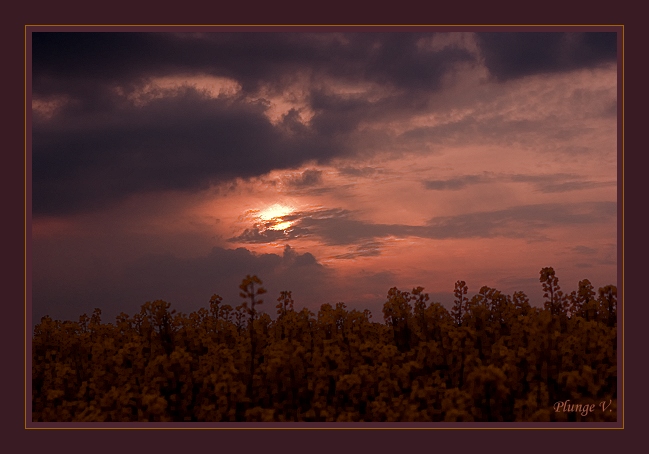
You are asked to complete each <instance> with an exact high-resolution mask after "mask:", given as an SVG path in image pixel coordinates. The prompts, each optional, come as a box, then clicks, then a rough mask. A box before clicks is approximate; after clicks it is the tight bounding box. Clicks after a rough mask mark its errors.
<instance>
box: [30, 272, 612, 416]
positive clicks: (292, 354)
mask: <svg viewBox="0 0 649 454" xmlns="http://www.w3.org/2000/svg"><path fill="white" fill-rule="evenodd" d="M540 282H541V284H542V289H543V291H544V294H545V295H544V298H546V301H545V304H544V307H543V308H536V307H532V306H531V305H530V303H529V299H528V297H527V296H526V295H525V294H524V293H523V292H516V293H514V294H513V295H511V296H510V295H506V294H503V293H501V292H500V291H498V290H496V289H493V288H490V287H486V286H485V287H482V288H481V289H480V290H479V292H478V293H477V294H476V295H474V296H473V297H472V298H470V299H469V298H468V297H467V293H468V287H467V285H466V283H465V282H464V281H458V282H457V283H456V284H455V297H456V300H455V304H454V307H453V308H452V310H451V311H450V312H449V311H448V310H447V309H446V308H445V307H444V306H442V305H441V304H440V303H436V302H429V296H428V294H426V293H424V292H423V290H424V289H423V288H422V287H417V288H414V289H412V291H411V292H407V291H401V290H399V289H397V288H392V289H390V290H389V291H388V295H387V301H386V302H385V304H384V306H383V321H384V323H379V322H376V321H372V315H371V314H370V312H369V311H368V310H365V311H363V312H360V311H358V310H351V311H350V310H347V308H346V306H345V304H344V303H338V304H336V305H335V307H334V306H332V305H330V304H324V305H322V307H321V308H320V310H319V311H318V313H317V314H314V313H313V312H311V311H309V310H308V309H306V308H304V309H302V310H300V311H297V310H295V308H294V301H293V299H292V295H291V292H290V291H284V292H281V294H280V295H279V298H277V306H276V309H277V318H276V320H272V319H271V317H270V316H269V315H268V314H265V313H259V312H258V310H257V306H258V305H259V304H261V303H262V300H261V299H260V295H262V294H264V293H265V290H264V288H263V287H262V282H261V280H259V278H257V277H256V276H247V277H246V278H245V279H244V280H243V282H242V284H241V286H240V289H241V296H242V298H243V299H244V302H243V303H242V304H241V305H239V306H237V307H235V308H233V307H232V306H230V305H229V304H223V300H222V298H221V297H220V296H218V295H214V296H212V298H211V299H210V301H209V307H207V308H201V309H200V310H198V311H197V312H193V313H191V314H189V315H185V314H182V313H176V311H173V310H170V304H169V303H167V302H165V301H160V300H158V301H152V302H147V303H145V304H144V305H143V306H142V308H141V310H140V312H139V313H137V314H135V315H133V316H129V315H127V314H124V313H122V314H120V315H119V316H118V317H117V318H116V320H115V322H114V323H102V320H101V310H100V309H95V311H94V313H93V314H92V316H91V317H88V316H87V315H85V314H84V315H82V316H81V317H80V318H79V321H78V322H73V321H58V320H52V319H51V318H50V317H44V318H43V319H42V320H41V322H40V323H39V324H38V325H37V326H36V327H35V330H34V335H33V343H32V354H33V362H32V415H33V420H34V421H115V422H117V421H121V422H127V421H431V422H432V421H615V420H616V418H617V412H616V409H617V407H616V397H617V394H616V392H617V323H616V321H617V290H616V287H615V286H612V285H609V286H606V287H603V288H600V289H599V291H598V292H597V293H596V292H595V290H594V288H593V287H592V285H591V283H590V282H589V281H588V280H583V281H581V282H579V285H578V290H576V291H573V292H572V293H570V294H564V293H563V292H562V291H561V290H560V287H559V283H558V279H557V277H556V275H555V272H554V270H553V269H552V268H543V269H542V270H541V272H540ZM566 400H570V402H571V403H574V404H580V405H584V406H586V405H594V407H595V409H594V410H593V411H591V412H579V411H555V408H554V405H555V403H556V402H565V401H566ZM601 402H606V404H607V405H608V404H609V402H610V405H609V406H607V407H606V411H603V408H600V403H601ZM564 408H570V407H569V405H566V406H565V407H564ZM591 408H593V407H591Z"/></svg>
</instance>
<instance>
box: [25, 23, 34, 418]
mask: <svg viewBox="0 0 649 454" xmlns="http://www.w3.org/2000/svg"><path fill="white" fill-rule="evenodd" d="M23 38H24V43H23V48H24V49H23V50H24V62H23V63H24V71H25V81H24V89H25V93H24V100H25V112H24V115H25V118H24V120H25V124H24V134H25V136H24V140H25V142H24V151H25V156H24V169H23V170H24V178H25V181H24V189H25V193H24V196H23V201H24V207H23V215H24V222H25V234H24V237H23V238H24V241H25V244H24V248H23V253H24V259H25V263H24V273H25V274H24V285H25V306H24V308H23V309H24V311H23V333H24V335H25V338H24V339H23V340H24V342H23V351H24V354H25V357H24V358H23V367H24V371H25V383H24V386H23V392H24V407H23V409H24V415H25V428H27V26H25V29H24V33H23ZM33 360H34V359H33V358H32V362H33Z"/></svg>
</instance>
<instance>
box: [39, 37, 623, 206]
mask: <svg viewBox="0 0 649 454" xmlns="http://www.w3.org/2000/svg"><path fill="white" fill-rule="evenodd" d="M430 36H431V34H420V33H347V34H337V33H203V34H196V33H110V32H102V33H82V32H60V33H43V32H38V33H34V34H32V80H31V87H32V94H33V97H34V99H38V100H42V101H44V102H49V101H52V100H57V99H58V100H61V99H63V100H65V102H64V103H63V104H62V105H61V106H60V108H59V110H58V111H57V113H56V115H55V116H54V117H52V118H51V119H49V120H47V119H43V118H38V117H37V116H35V117H34V120H33V130H32V139H33V147H32V157H33V168H32V180H33V212H34V214H35V215H40V214H55V215H56V214H66V213H73V212H80V211H90V210H96V209H99V208H101V207H103V206H105V205H106V204H108V203H111V202H115V201H119V200H122V199H124V198H125V197H127V196H129V195H131V194H135V193H140V192H151V191H160V190H169V189H170V190H197V189H201V188H204V187H207V186H208V185H210V184H217V183H219V182H223V181H227V180H231V179H233V178H236V177H242V178H247V177H252V176H259V175H262V174H264V173H266V172H268V171H270V170H272V169H275V168H294V167H297V166H299V165H301V164H303V163H305V162H307V161H310V160H315V161H318V162H326V161H328V160H329V159H331V158H333V157H339V156H347V155H350V154H352V153H354V150H355V149H354V147H352V146H351V144H356V145H358V144H359V137H360V136H357V135H356V132H355V129H356V126H357V125H359V123H361V122H362V121H367V120H373V119H377V118H381V117H382V116H385V115H398V114H399V113H400V112H401V113H404V112H405V113H407V114H411V113H413V112H417V111H418V110H421V109H424V108H427V107H428V101H427V99H428V98H427V96H426V94H427V93H432V92H435V91H436V90H438V89H439V87H440V81H441V80H442V77H443V76H444V75H445V74H446V73H447V72H448V71H450V70H452V69H453V68H454V67H455V65H456V64H457V63H462V62H464V63H473V64H477V61H476V58H477V57H476V55H474V54H472V53H471V52H469V51H467V50H466V49H464V48H461V47H459V46H454V45H450V46H447V47H444V48H443V49H440V50H436V51H432V50H424V49H422V47H421V46H419V45H418V43H420V41H421V39H422V38H429V37H430ZM478 43H479V47H480V52H481V54H482V55H483V56H484V62H485V64H486V65H487V67H488V69H489V71H490V72H491V74H492V75H493V76H494V77H496V78H497V79H498V80H501V81H505V80H509V79H512V78H515V77H521V76H525V75H529V74H533V73H545V72H557V71H566V70H572V69H575V68H579V67H588V66H597V65H599V64H601V63H603V62H608V61H614V60H615V58H616V49H617V47H616V34H615V33H486V34H478ZM191 74H207V75H211V76H217V77H227V78H230V79H234V80H236V81H237V82H238V83H239V84H240V85H241V91H240V93H239V94H238V95H236V96H234V97H233V98H210V97H207V96H206V95H205V94H204V93H201V92H199V91H197V90H195V89H192V88H185V89H184V90H178V91H177V92H176V93H175V94H174V96H170V97H165V98H159V99H154V100H151V102H149V103H147V104H145V105H140V106H138V105H134V104H133V103H132V102H130V101H128V99H127V98H125V97H123V96H117V95H116V89H117V88H118V87H119V88H120V89H121V90H122V91H123V92H124V93H125V94H128V93H133V92H134V91H135V90H137V89H138V87H142V86H143V85H144V84H145V83H146V82H147V81H149V80H150V79H151V78H154V77H163V76H169V75H191ZM295 74H306V75H307V76H308V78H309V80H311V81H317V80H326V79H329V80H336V81H338V82H340V83H350V84H356V83H371V84H374V85H375V86H378V87H382V88H381V89H384V90H385V92H386V93H390V94H389V95H386V96H385V97H384V98H382V99H380V100H378V101H376V100H374V101H371V100H369V99H366V98H353V99H350V98H345V97H341V96H338V95H336V94H334V93H330V92H327V91H326V90H323V89H322V87H321V86H319V85H317V84H314V85H311V86H309V87H307V91H308V93H307V102H308V104H309V106H310V108H311V110H312V111H313V112H314V117H313V118H312V120H311V122H310V125H309V126H308V127H307V126H305V125H303V124H302V123H300V122H299V121H297V120H296V113H295V111H292V112H289V114H288V115H286V116H285V117H284V119H283V121H281V122H280V123H279V124H278V125H272V124H271V123H270V122H269V120H268V118H267V117H266V116H265V115H264V113H265V109H267V106H266V104H265V103H264V102H263V100H262V101H259V102H256V103H255V102H251V101H250V99H249V98H247V96H248V95H254V94H255V93H256V92H257V91H258V90H259V89H260V87H267V88H269V90H271V91H274V92H277V93H279V92H281V91H282V90H284V89H285V88H286V87H287V86H288V85H287V84H289V83H291V81H293V79H294V76H295ZM355 137H356V139H355ZM377 140H378V139H377ZM305 178H306V179H305V180H304V181H303V182H299V181H298V182H296V183H297V184H298V185H299V184H301V183H304V184H309V183H310V182H311V180H313V179H316V178H317V175H315V174H311V175H306V176H305Z"/></svg>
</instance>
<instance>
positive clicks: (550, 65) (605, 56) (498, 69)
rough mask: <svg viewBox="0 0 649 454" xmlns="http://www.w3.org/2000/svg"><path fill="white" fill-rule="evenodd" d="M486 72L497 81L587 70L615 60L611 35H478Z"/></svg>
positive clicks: (614, 35) (551, 33)
mask: <svg viewBox="0 0 649 454" xmlns="http://www.w3.org/2000/svg"><path fill="white" fill-rule="evenodd" d="M476 36H477V39H478V43H479V46H480V49H481V52H482V55H483V57H484V61H485V65H486V66H487V68H488V69H489V72H490V73H491V74H492V75H493V76H494V77H496V78H497V79H498V80H500V81H506V80H509V79H515V78H518V77H523V76H527V75H531V74H543V73H552V72H561V71H569V70H574V69H579V68H590V67H594V66H597V65H600V64H602V63H608V62H615V61H616V59H617V34H616V33H615V32H585V33H575V32H566V33H557V32H523V33H503V32H496V33H478V34H476Z"/></svg>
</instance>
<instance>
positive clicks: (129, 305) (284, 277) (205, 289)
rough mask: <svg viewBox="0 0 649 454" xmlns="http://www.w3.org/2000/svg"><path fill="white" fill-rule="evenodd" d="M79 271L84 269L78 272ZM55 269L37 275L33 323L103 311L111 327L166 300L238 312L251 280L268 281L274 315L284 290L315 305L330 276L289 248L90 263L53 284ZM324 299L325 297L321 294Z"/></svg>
mask: <svg viewBox="0 0 649 454" xmlns="http://www.w3.org/2000/svg"><path fill="white" fill-rule="evenodd" d="M75 266H77V267H78V269H77V268H75ZM52 273H53V271H52V269H51V268H43V271H42V272H40V273H35V274H34V287H33V289H34V290H33V291H34V293H33V307H34V308H38V310H34V314H33V321H34V322H38V321H39V320H40V318H41V317H43V316H44V315H51V316H52V317H53V318H58V319H67V320H76V319H77V318H78V317H79V315H81V314H82V313H84V312H85V313H87V314H90V313H91V312H92V310H93V308H95V307H100V308H102V311H103V313H104V315H105V316H106V320H107V321H110V320H111V319H113V318H114V317H115V315H117V314H118V313H119V312H122V311H123V312H126V313H128V314H131V315H132V314H134V313H136V312H138V311H139V309H140V306H141V305H142V304H144V303H145V302H146V301H153V300H156V299H163V300H165V301H168V302H170V303H172V307H173V308H175V309H177V310H179V311H182V312H191V311H195V310H197V309H199V308H200V307H207V306H208V301H209V299H210V297H211V295H212V294H214V293H217V294H219V295H221V296H222V297H223V298H224V303H227V304H230V305H232V306H233V307H234V306H236V305H238V304H239V303H240V302H241V298H239V296H238V295H239V288H238V286H239V284H240V283H241V280H242V279H243V278H244V277H246V275H248V274H256V275H257V276H258V277H260V278H261V279H262V281H264V287H266V289H267V290H268V294H267V295H264V297H265V298H264V300H265V303H264V304H263V305H262V306H260V309H261V310H262V311H266V312H268V313H271V314H272V313H274V301H275V299H276V298H277V296H278V295H279V292H281V291H282V290H292V291H293V295H294V297H295V298H296V301H298V300H299V302H300V304H307V303H314V301H312V299H313V298H312V294H313V292H312V290H313V289H323V288H325V287H326V282H327V279H329V274H328V273H329V272H328V271H327V270H326V269H325V268H324V267H323V266H322V265H321V264H319V263H318V262H317V260H316V258H315V257H314V256H313V255H312V254H310V253H308V252H305V253H298V252H296V251H294V250H293V249H291V248H290V247H289V246H286V247H285V249H284V251H283V253H282V254H254V253H252V252H250V251H249V250H247V249H244V248H238V249H223V248H217V247H215V248H213V249H212V251H211V252H210V253H209V254H208V255H206V256H203V257H196V258H190V259H184V258H179V257H177V256H174V255H172V254H164V255H146V256H143V257H140V258H139V259H137V260H135V261H132V262H130V263H127V264H125V265H122V266H120V268H119V269H117V268H115V267H111V266H110V265H109V264H107V263H106V262H105V261H99V260H95V261H90V262H89V263H84V264H83V269H82V265H81V264H78V265H73V266H70V267H69V268H68V270H67V272H66V273H58V275H57V276H56V282H53V274H52ZM317 293H319V294H324V292H317Z"/></svg>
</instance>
